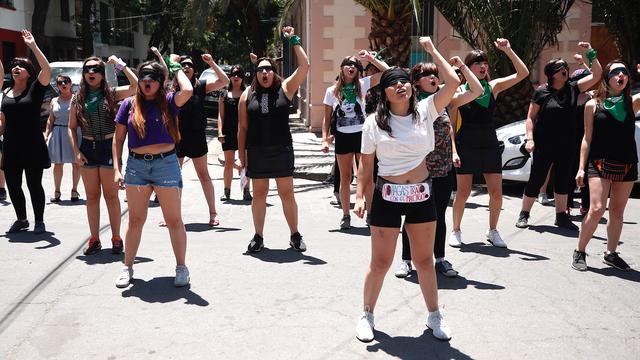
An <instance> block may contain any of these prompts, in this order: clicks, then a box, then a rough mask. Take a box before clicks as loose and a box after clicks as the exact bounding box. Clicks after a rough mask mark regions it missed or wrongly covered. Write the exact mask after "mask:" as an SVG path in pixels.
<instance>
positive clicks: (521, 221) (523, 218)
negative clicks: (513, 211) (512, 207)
mask: <svg viewBox="0 0 640 360" xmlns="http://www.w3.org/2000/svg"><path fill="white" fill-rule="evenodd" d="M516 227H517V228H520V229H526V228H528V227H529V212H528V211H520V215H518V222H516Z"/></svg>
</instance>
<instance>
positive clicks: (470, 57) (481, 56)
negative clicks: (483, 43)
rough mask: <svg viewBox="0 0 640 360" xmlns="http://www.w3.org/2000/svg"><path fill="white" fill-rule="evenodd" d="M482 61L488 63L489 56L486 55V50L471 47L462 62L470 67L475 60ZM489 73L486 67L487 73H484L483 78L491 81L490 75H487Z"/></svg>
mask: <svg viewBox="0 0 640 360" xmlns="http://www.w3.org/2000/svg"><path fill="white" fill-rule="evenodd" d="M484 61H486V62H487V63H488V62H489V56H488V55H487V53H486V52H484V51H482V50H480V49H473V50H471V51H469V52H468V53H467V55H466V56H465V57H464V64H465V65H467V66H468V67H471V65H472V64H473V63H475V62H484ZM489 73H490V72H489V69H488V68H487V74H486V75H485V77H484V80H486V81H491V75H489ZM479 80H482V79H479Z"/></svg>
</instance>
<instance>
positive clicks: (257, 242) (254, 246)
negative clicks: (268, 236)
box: [247, 234, 264, 253]
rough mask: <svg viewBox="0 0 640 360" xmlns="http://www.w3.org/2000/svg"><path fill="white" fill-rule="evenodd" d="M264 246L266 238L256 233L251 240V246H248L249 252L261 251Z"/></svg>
mask: <svg viewBox="0 0 640 360" xmlns="http://www.w3.org/2000/svg"><path fill="white" fill-rule="evenodd" d="M262 248H264V239H263V238H262V236H260V235H258V234H255V235H253V239H251V242H249V246H248V247H247V252H250V253H253V252H260V250H262Z"/></svg>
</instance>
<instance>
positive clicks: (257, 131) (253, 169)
mask: <svg viewBox="0 0 640 360" xmlns="http://www.w3.org/2000/svg"><path fill="white" fill-rule="evenodd" d="M290 104H291V101H290V100H289V99H288V98H287V96H286V95H285V93H284V90H283V89H282V87H280V88H278V89H277V90H275V91H273V90H262V89H260V90H258V91H250V92H249V96H248V98H247V115H248V116H247V117H248V129H247V176H248V177H250V178H253V179H269V178H279V177H288V176H293V170H294V154H293V140H292V137H291V130H290V128H289V105H290Z"/></svg>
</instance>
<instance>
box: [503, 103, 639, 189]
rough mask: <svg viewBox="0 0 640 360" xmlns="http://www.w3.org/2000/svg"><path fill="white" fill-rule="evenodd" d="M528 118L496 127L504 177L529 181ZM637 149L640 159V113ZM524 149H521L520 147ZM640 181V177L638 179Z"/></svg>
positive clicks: (505, 178) (636, 136)
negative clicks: (525, 144)
mask: <svg viewBox="0 0 640 360" xmlns="http://www.w3.org/2000/svg"><path fill="white" fill-rule="evenodd" d="M525 121H526V120H520V121H517V122H514V123H511V124H509V125H505V126H503V127H500V128H498V129H496V136H497V137H498V141H499V142H500V143H501V145H502V144H504V151H503V152H502V179H504V180H510V181H518V182H527V181H529V173H530V172H531V156H529V154H528V153H527V152H526V150H524V148H523V146H522V145H523V144H524V139H525V137H526V127H525ZM635 138H636V151H637V152H638V159H640V114H636V134H635ZM521 148H522V149H523V151H521V150H520V149H521ZM636 182H640V179H638V180H636Z"/></svg>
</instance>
